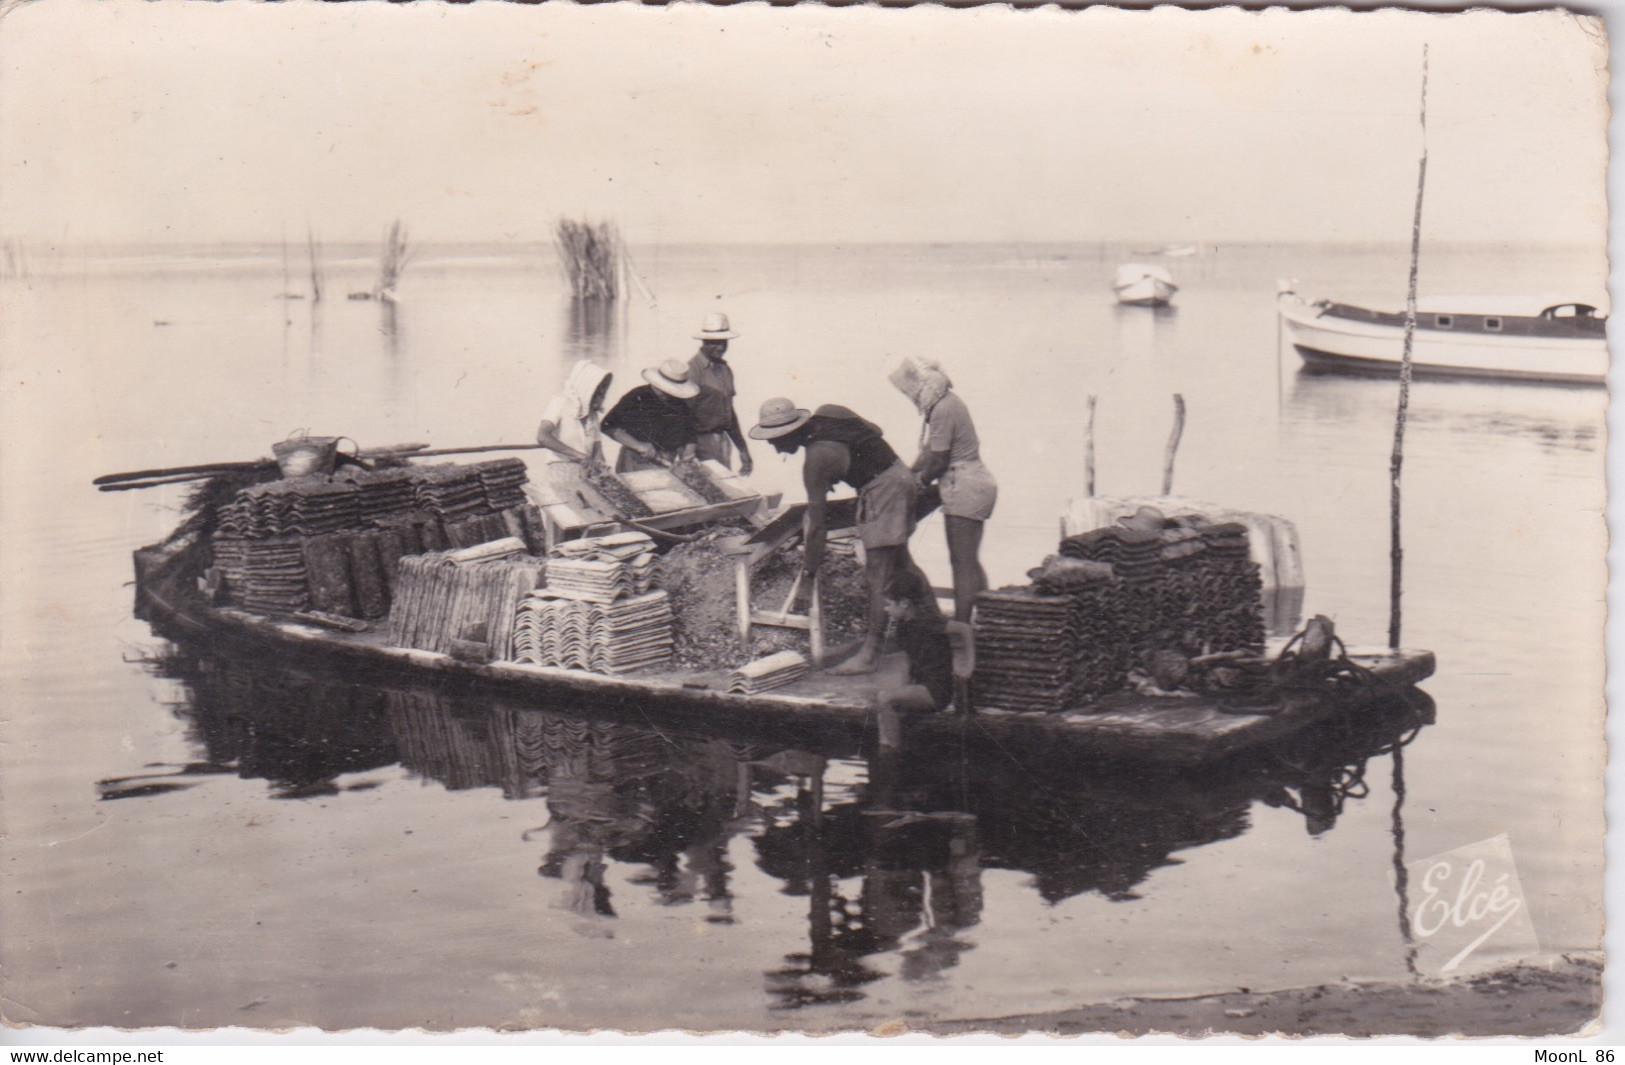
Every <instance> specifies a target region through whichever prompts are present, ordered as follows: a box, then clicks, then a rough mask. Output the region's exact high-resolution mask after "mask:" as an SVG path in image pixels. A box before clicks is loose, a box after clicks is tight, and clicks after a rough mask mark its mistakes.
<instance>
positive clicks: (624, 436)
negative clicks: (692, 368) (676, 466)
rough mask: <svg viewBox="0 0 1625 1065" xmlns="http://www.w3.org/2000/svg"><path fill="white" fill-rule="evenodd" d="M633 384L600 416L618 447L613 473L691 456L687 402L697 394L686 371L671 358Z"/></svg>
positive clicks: (691, 425) (690, 416) (690, 419)
mask: <svg viewBox="0 0 1625 1065" xmlns="http://www.w3.org/2000/svg"><path fill="white" fill-rule="evenodd" d="M643 379H644V381H646V382H648V383H647V384H643V385H639V386H638V387H637V388H634V389H633V390H632V391H630V392H628V393H627V394H626V395H624V396H622V397H621V399H620V402H618V403H616V404H615V409H614V410H611V411H610V412H609V413H608V414H606V415H604V423H603V430H604V433H605V434H606V435H608V436H609V437H610V439H612V440H615V441H617V442H618V443H620V445H621V455H620V458H619V459H617V460H616V462H615V469H616V471H617V472H620V473H625V472H627V471H629V470H647V469H651V468H653V467H656V466H666V465H670V464H671V463H672V462H673V461H675V460H676V459H680V458H685V459H686V458H690V457H692V456H693V454H694V443H695V440H694V411H693V409H692V408H691V407H690V406H689V400H691V399H693V398H694V397H695V396H697V395H699V394H700V389H699V386H698V385H696V384H695V383H694V382H692V381H690V380H689V379H688V367H687V366H685V365H683V363H681V362H679V361H678V360H676V359H667V360H666V361H665V362H663V363H661V364H660V365H659V366H651V367H649V368H648V369H647V370H644V371H643Z"/></svg>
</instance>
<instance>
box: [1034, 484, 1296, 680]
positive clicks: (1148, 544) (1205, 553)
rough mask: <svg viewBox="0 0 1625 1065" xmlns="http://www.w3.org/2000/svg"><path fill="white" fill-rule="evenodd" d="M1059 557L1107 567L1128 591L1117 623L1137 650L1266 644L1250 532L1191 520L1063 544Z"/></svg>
mask: <svg viewBox="0 0 1625 1065" xmlns="http://www.w3.org/2000/svg"><path fill="white" fill-rule="evenodd" d="M1061 554H1062V556H1064V557H1070V558H1076V559H1085V560H1090V561H1099V562H1107V563H1110V565H1111V567H1112V570H1113V572H1114V573H1115V574H1116V575H1117V577H1119V578H1120V579H1122V580H1124V581H1126V582H1128V583H1129V584H1130V585H1132V586H1133V595H1131V596H1128V597H1126V598H1125V601H1124V613H1123V615H1122V616H1121V617H1120V618H1119V619H1118V620H1119V622H1120V623H1121V625H1122V627H1123V630H1124V632H1125V634H1126V635H1127V636H1128V637H1129V638H1130V641H1131V642H1132V643H1134V644H1136V645H1138V646H1140V647H1141V648H1143V649H1144V648H1152V647H1153V646H1154V645H1162V646H1180V647H1183V648H1186V649H1188V650H1192V651H1231V650H1241V649H1243V648H1257V647H1261V646H1262V645H1263V642H1264V607H1263V579H1262V577H1261V575H1260V573H1259V568H1258V566H1257V564H1255V563H1254V562H1252V560H1251V557H1250V550H1249V545H1248V540H1247V527H1246V526H1245V525H1242V524H1241V523H1239V522H1225V523H1210V522H1208V521H1206V520H1204V519H1203V518H1201V517H1197V516H1189V517H1182V518H1176V519H1172V520H1168V521H1165V522H1163V523H1162V528H1160V529H1158V530H1154V531H1147V530H1141V529H1127V528H1123V527H1121V526H1112V527H1107V528H1104V529H1094V530H1091V531H1089V532H1086V533H1080V534H1078V535H1076V536H1069V537H1067V538H1066V539H1064V540H1062V541H1061Z"/></svg>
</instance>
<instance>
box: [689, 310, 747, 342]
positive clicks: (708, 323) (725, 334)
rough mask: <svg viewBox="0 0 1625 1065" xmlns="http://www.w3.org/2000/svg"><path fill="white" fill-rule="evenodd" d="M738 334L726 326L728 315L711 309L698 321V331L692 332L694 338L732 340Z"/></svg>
mask: <svg viewBox="0 0 1625 1065" xmlns="http://www.w3.org/2000/svg"><path fill="white" fill-rule="evenodd" d="M738 335H739V334H738V333H736V332H734V331H733V330H732V329H731V328H730V327H729V326H728V316H727V315H726V314H723V313H722V312H721V311H712V312H711V313H710V314H708V315H706V316H705V321H703V322H701V323H700V331H699V332H698V333H695V334H694V339H695V340H732V339H733V338H734V337H736V336H738Z"/></svg>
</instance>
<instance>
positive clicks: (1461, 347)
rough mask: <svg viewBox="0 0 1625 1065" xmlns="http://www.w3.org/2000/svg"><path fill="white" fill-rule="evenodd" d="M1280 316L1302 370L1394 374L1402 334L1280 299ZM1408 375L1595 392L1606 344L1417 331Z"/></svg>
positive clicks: (1602, 378) (1602, 375) (1601, 380)
mask: <svg viewBox="0 0 1625 1065" xmlns="http://www.w3.org/2000/svg"><path fill="white" fill-rule="evenodd" d="M1280 312H1281V319H1282V322H1283V324H1284V326H1285V328H1286V332H1287V336H1288V338H1289V340H1290V341H1291V343H1292V346H1293V347H1294V348H1295V349H1296V350H1297V352H1298V355H1299V356H1300V357H1301V358H1302V359H1303V362H1304V366H1305V368H1306V369H1309V370H1311V371H1317V372H1340V373H1356V374H1366V375H1382V376H1392V375H1394V374H1397V373H1398V372H1399V369H1400V364H1401V361H1402V358H1403V354H1404V343H1405V331H1404V328H1403V327H1402V326H1396V325H1394V324H1391V323H1388V322H1379V321H1370V322H1364V321H1356V320H1352V319H1350V318H1344V317H1339V316H1336V315H1333V314H1328V313H1324V312H1323V311H1322V310H1320V309H1319V308H1317V307H1315V306H1312V305H1309V304H1306V303H1304V302H1303V301H1301V300H1298V299H1296V298H1292V299H1283V301H1282V304H1281V309H1280ZM1430 317H1434V316H1430ZM1411 372H1412V373H1413V374H1417V375H1420V376H1430V377H1457V378H1484V379H1490V380H1505V381H1525V382H1542V383H1547V384H1561V385H1601V384H1605V383H1606V381H1607V377H1608V343H1607V339H1606V338H1605V337H1602V336H1597V337H1562V336H1539V335H1534V334H1530V333H1524V334H1519V335H1512V334H1508V335H1493V334H1485V333H1481V332H1451V331H1447V330H1441V329H1424V328H1418V329H1417V330H1415V332H1414V334H1413V335H1412V340H1411Z"/></svg>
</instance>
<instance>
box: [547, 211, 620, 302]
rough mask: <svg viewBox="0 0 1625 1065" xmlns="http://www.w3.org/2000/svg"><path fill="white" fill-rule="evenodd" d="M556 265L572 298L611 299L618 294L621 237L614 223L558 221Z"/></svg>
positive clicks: (567, 219) (565, 219) (562, 219)
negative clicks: (557, 264)
mask: <svg viewBox="0 0 1625 1065" xmlns="http://www.w3.org/2000/svg"><path fill="white" fill-rule="evenodd" d="M556 236H557V240H558V248H559V262H560V264H561V265H562V266H563V267H564V274H565V276H566V277H568V278H569V279H570V294H571V295H572V296H574V297H575V298H576V299H596V300H612V299H616V298H618V297H619V296H620V294H621V287H620V278H621V258H622V249H621V234H620V231H619V230H617V229H616V228H615V223H614V222H598V223H592V222H577V221H575V220H574V219H570V218H561V219H559V224H558V228H557V231H556Z"/></svg>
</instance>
